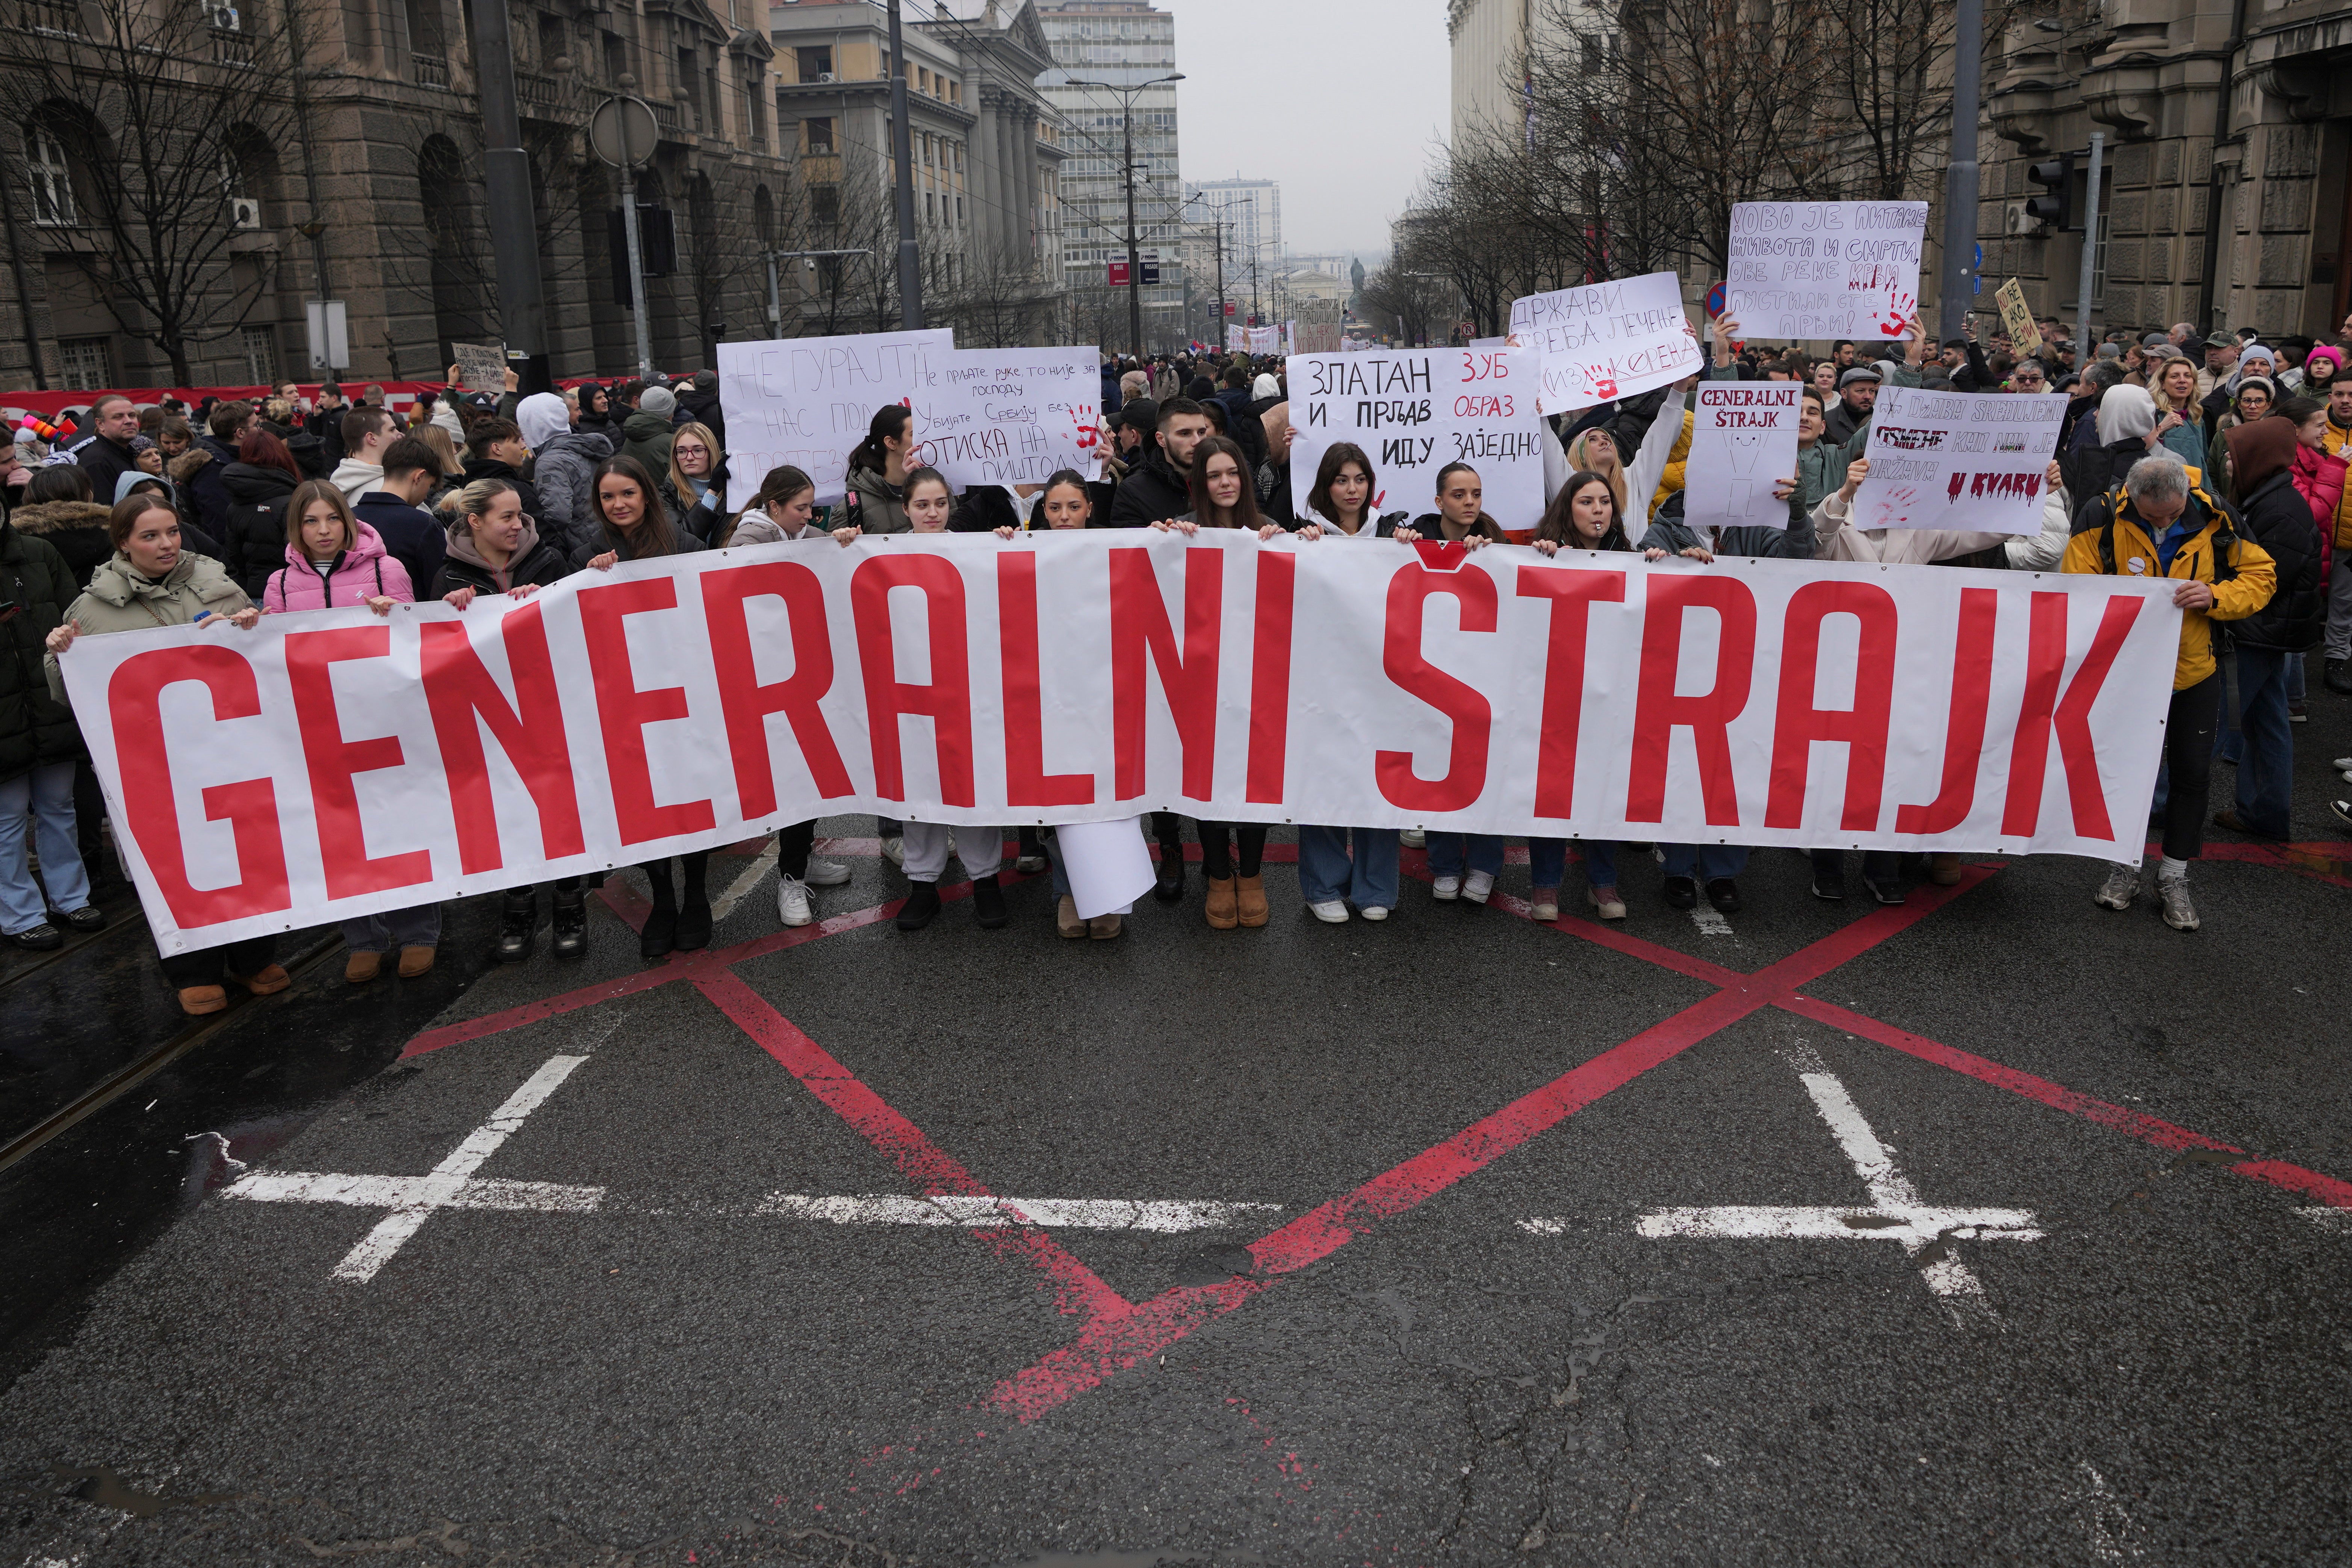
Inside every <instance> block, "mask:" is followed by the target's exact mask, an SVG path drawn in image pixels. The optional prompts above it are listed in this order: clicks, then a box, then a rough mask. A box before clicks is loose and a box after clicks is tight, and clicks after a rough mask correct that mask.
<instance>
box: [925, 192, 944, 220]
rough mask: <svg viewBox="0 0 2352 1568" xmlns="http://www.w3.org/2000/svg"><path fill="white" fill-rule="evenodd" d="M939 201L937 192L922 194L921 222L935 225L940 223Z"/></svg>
mask: <svg viewBox="0 0 2352 1568" xmlns="http://www.w3.org/2000/svg"><path fill="white" fill-rule="evenodd" d="M939 201H940V198H939V195H938V193H937V192H935V191H925V192H924V193H923V221H924V222H925V223H937V222H939V221H940V212H939Z"/></svg>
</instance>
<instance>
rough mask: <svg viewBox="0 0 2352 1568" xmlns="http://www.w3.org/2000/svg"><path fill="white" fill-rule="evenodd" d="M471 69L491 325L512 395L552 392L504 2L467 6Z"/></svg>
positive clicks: (526, 160)
mask: <svg viewBox="0 0 2352 1568" xmlns="http://www.w3.org/2000/svg"><path fill="white" fill-rule="evenodd" d="M474 68H475V71H476V73H477V76H478V85H479V87H480V89H481V93H482V134H483V139H484V140H485V141H487V142H488V143H489V147H488V151H487V152H485V153H483V155H482V172H483V180H482V184H483V187H484V191H483V194H484V195H486V196H487V197H488V204H489V209H490V252H491V256H492V258H493V259H494V260H495V261H496V263H497V268H498V279H499V324H500V325H501V326H502V327H503V328H504V329H505V331H506V340H507V353H508V355H509V358H511V357H513V356H514V355H515V354H516V353H520V354H521V356H522V363H521V365H520V368H519V369H518V370H517V372H516V381H517V383H518V390H520V392H521V393H522V394H523V395H525V396H529V395H531V394H532V393H535V392H546V391H550V390H551V389H552V387H553V386H554V377H553V374H552V369H551V366H550V365H549V363H548V358H547V307H546V305H545V303H544V302H543V301H542V300H541V297H540V289H539V226H538V223H537V221H536V218H535V216H534V215H535V212H536V208H535V207H534V206H533V205H532V202H531V196H530V154H529V153H525V152H524V151H523V150H522V121H521V118H520V116H519V115H518V114H517V113H516V111H515V83H514V43H513V40H512V39H511V38H510V37H509V36H508V32H507V4H506V0H474Z"/></svg>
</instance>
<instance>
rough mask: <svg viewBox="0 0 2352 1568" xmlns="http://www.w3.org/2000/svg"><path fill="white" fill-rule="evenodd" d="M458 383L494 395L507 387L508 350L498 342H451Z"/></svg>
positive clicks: (450, 347)
mask: <svg viewBox="0 0 2352 1568" xmlns="http://www.w3.org/2000/svg"><path fill="white" fill-rule="evenodd" d="M449 352H450V353H452V354H455V355H456V356H457V383H458V384H459V385H461V386H463V387H464V388H465V389H466V390H467V391H468V392H488V393H490V394H493V395H496V394H498V393H501V392H504V391H505V390H506V389H507V351H506V350H505V349H504V348H502V347H500V346H499V345H498V344H496V343H451V344H450V345H449Z"/></svg>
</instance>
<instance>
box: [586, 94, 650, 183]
mask: <svg viewBox="0 0 2352 1568" xmlns="http://www.w3.org/2000/svg"><path fill="white" fill-rule="evenodd" d="M660 138H661V128H660V127H659V126H657V125H656V124H655V123H654V111H653V110H651V109H649V108H647V107H646V100H644V99H641V98H608V99H606V100H604V102H602V103H600V104H598V105H597V106H596V112H595V113H593V114H592V115H590V116H589V117H588V145H589V146H590V147H592V148H593V149H595V153H596V156H598V157H599V158H602V159H604V162H606V163H610V164H612V165H613V166H614V168H616V169H634V168H635V167H636V166H637V165H638V164H640V163H644V162H646V160H647V159H648V158H651V157H652V156H653V155H654V144H655V143H656V142H658V141H659V140H660Z"/></svg>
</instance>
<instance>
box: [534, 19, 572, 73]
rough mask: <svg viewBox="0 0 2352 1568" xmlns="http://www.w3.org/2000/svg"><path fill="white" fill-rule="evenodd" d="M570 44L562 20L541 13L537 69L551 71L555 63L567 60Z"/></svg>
mask: <svg viewBox="0 0 2352 1568" xmlns="http://www.w3.org/2000/svg"><path fill="white" fill-rule="evenodd" d="M571 53H572V43H571V38H570V36H569V34H568V33H567V31H566V30H565V28H564V26H563V18H562V17H561V16H549V15H548V14H547V13H546V12H544V11H542V12H541V13H540V16H539V68H540V69H541V70H543V71H551V70H553V69H554V68H555V62H556V61H558V60H560V59H563V58H568V57H569V56H570V55H571Z"/></svg>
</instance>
